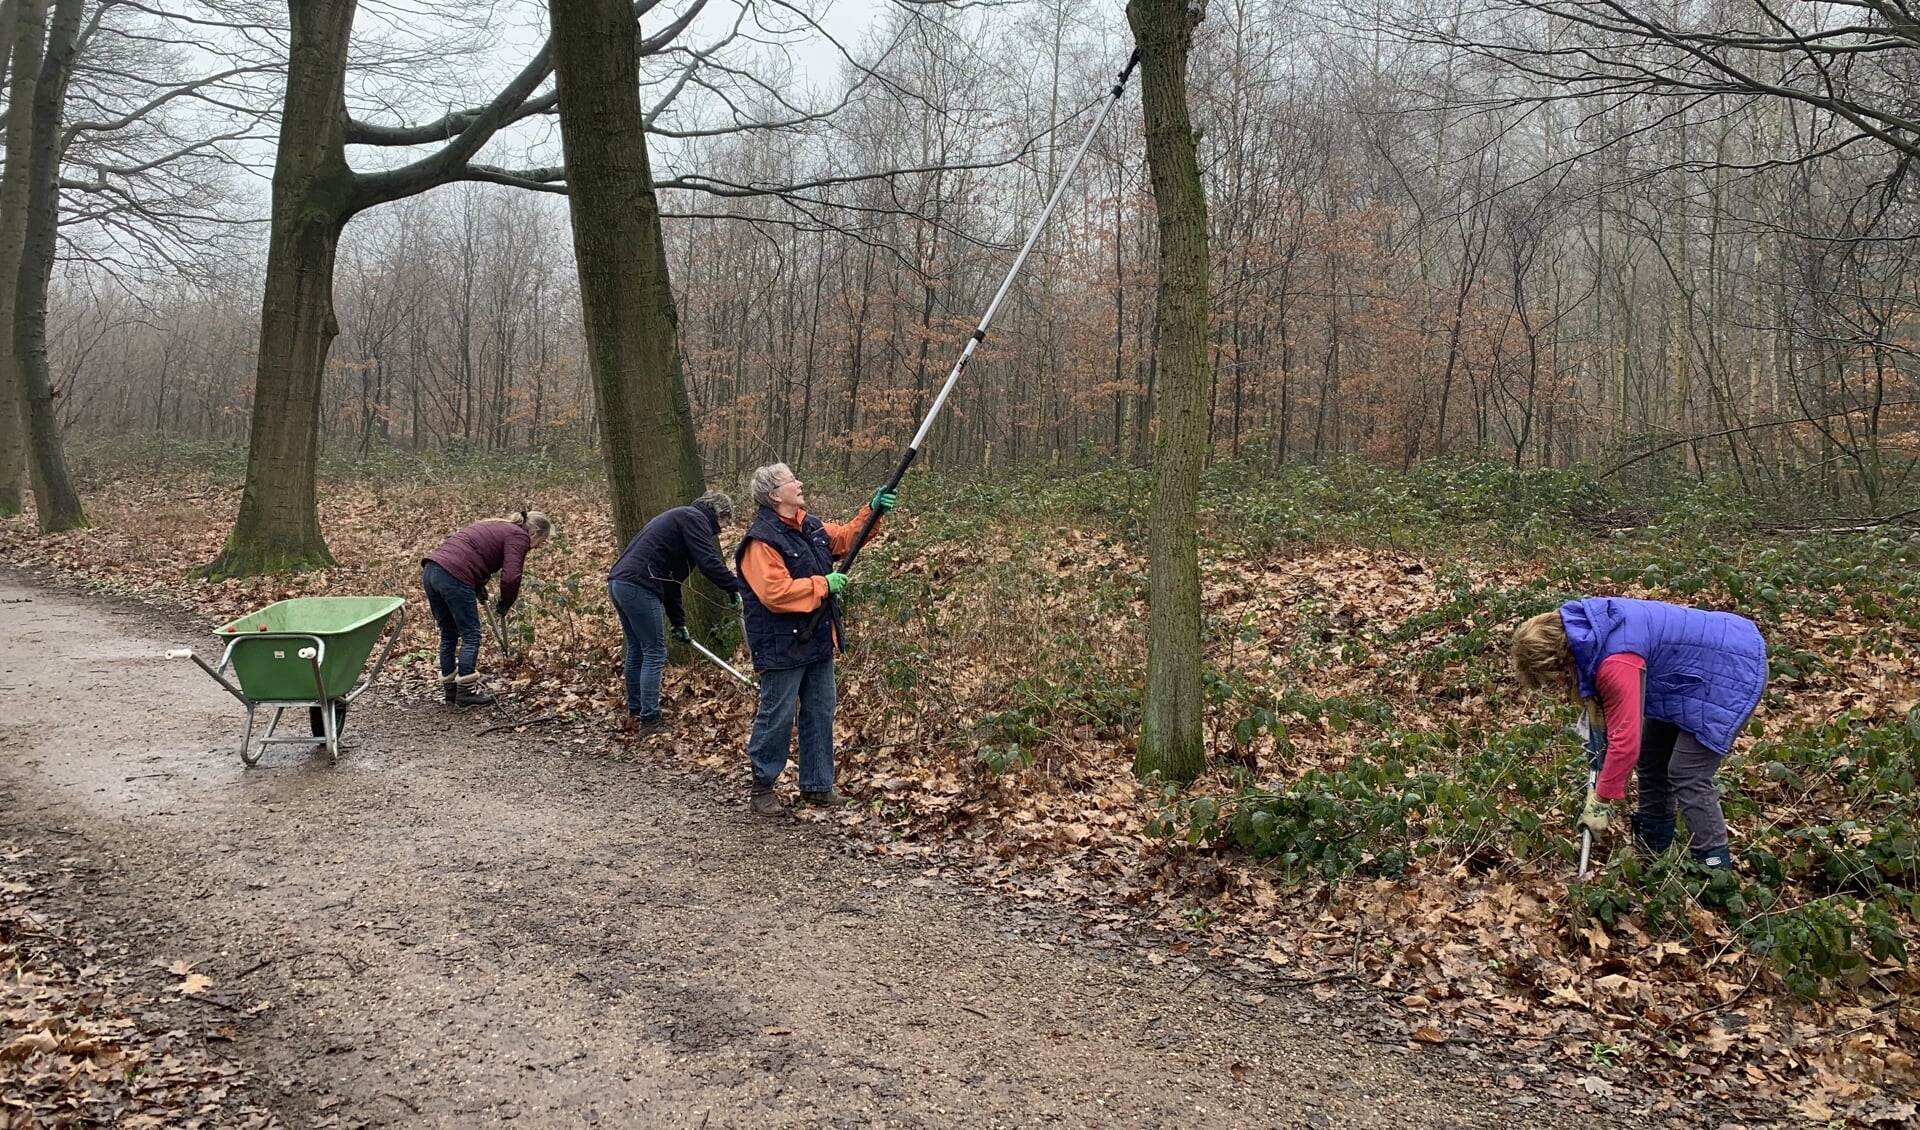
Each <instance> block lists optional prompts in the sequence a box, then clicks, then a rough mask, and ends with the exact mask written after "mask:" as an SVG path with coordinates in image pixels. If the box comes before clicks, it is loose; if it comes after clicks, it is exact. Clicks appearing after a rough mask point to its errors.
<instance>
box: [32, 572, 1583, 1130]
mask: <svg viewBox="0 0 1920 1130" xmlns="http://www.w3.org/2000/svg"><path fill="white" fill-rule="evenodd" d="M0 640H4V641H5V646H4V648H3V649H0V838H11V839H14V840H16V841H18V842H22V843H27V844H32V845H40V846H41V854H42V855H43V856H44V857H46V858H49V859H53V858H56V857H57V858H58V859H59V860H60V861H61V863H62V865H63V872H64V873H65V874H67V875H68V876H69V882H68V886H67V888H66V891H65V893H64V894H63V895H62V898H63V899H64V900H65V901H66V905H65V907H64V909H65V910H66V911H67V912H68V913H71V914H74V915H75V916H77V917H79V918H81V919H83V920H85V921H87V922H89V923H90V924H91V925H92V928H93V931H94V933H95V934H96V935H99V936H107V937H115V938H119V939H121V941H122V944H124V945H126V946H127V947H128V950H127V953H126V954H125V955H124V960H125V961H127V962H130V963H132V964H133V965H136V966H141V967H150V968H153V969H156V970H158V969H163V968H166V967H173V968H183V967H184V968H190V969H191V970H192V971H193V972H195V973H199V974H202V975H204V976H206V977H208V978H210V979H211V981H212V986H211V988H209V989H208V990H207V991H206V992H205V993H204V994H202V995H201V997H200V998H199V999H195V998H188V997H181V998H171V999H163V1000H160V1001H157V1002H156V1003H155V1005H154V1011H155V1013H156V1015H154V1016H152V1017H149V1018H148V1020H150V1021H151V1022H152V1023H155V1024H161V1025H167V1024H175V1025H180V1026H182V1027H184V1028H185V1029H187V1030H189V1031H190V1032H197V1033H214V1034H216V1038H219V1039H220V1040H221V1041H222V1045H221V1046H222V1047H223V1048H224V1050H225V1054H226V1055H227V1056H229V1057H230V1058H232V1059H233V1060H235V1061H237V1062H239V1063H241V1064H244V1065H245V1066H247V1067H249V1068H251V1069H253V1070H254V1071H256V1072H257V1073H258V1074H259V1077H260V1078H261V1079H263V1080H269V1081H271V1082H270V1083H269V1084H267V1085H266V1086H265V1088H264V1090H263V1092H262V1093H261V1096H260V1097H262V1098H263V1099H264V1100H265V1101H266V1102H267V1103H268V1105H270V1106H271V1107H272V1108H273V1109H274V1110H275V1111H276V1112H277V1113H278V1114H279V1115H280V1117H281V1118H283V1119H284V1120H285V1121H286V1122H287V1123H288V1124H289V1125H292V1126H320V1125H339V1126H355V1125H368V1126H448V1127H452V1126H477V1125H496V1124H510V1125H517V1126H539V1127H569V1126H646V1127H729V1126H809V1127H812V1126H831V1127H839V1126H849V1127H851V1126H924V1127H954V1126H964V1127H998V1126H1005V1127H1015V1126H1034V1125H1061V1126H1072V1127H1095V1126H1113V1127H1158V1126H1167V1127H1173V1126H1208V1127H1239V1126H1246V1127H1290V1126H1302V1127H1384V1126H1420V1127H1495V1126H1511V1125H1516V1124H1523V1123H1524V1124H1530V1125H1534V1126H1553V1125H1567V1126H1574V1125H1584V1124H1586V1123H1587V1122H1589V1121H1591V1120H1592V1118H1593V1116H1592V1115H1591V1114H1585V1113H1581V1114H1576V1113H1575V1112H1574V1111H1573V1110H1572V1109H1571V1108H1566V1109H1563V1108H1562V1107H1561V1105H1560V1102H1559V1100H1558V1099H1557V1098H1556V1097H1555V1096H1554V1095H1552V1094H1551V1093H1548V1092H1546V1091H1545V1090H1544V1089H1542V1088H1540V1087H1534V1086H1526V1087H1523V1088H1518V1089H1516V1088H1515V1087H1514V1086H1513V1083H1515V1082H1524V1079H1514V1078H1512V1077H1511V1076H1512V1073H1513V1072H1515V1071H1517V1070H1522V1068H1521V1067H1518V1066H1514V1065H1505V1064H1501V1063H1498V1062H1496V1061H1495V1060H1496V1059H1497V1057H1498V1056H1499V1054H1500V1053H1499V1052H1498V1050H1497V1049H1460V1048H1424V1047H1398V1046H1383V1045H1381V1044H1377V1043H1373V1042H1370V1041H1368V1040H1366V1039H1364V1038H1362V1037H1361V1036H1360V1035H1358V1028H1357V1026H1356V1023H1355V1017H1354V1016H1352V1015H1351V1014H1349V1013H1343V1012H1342V1011H1341V1010H1340V1008H1339V1007H1337V1006H1332V1005H1323V1004H1321V1003H1320V1002H1317V1001H1316V1000H1315V999H1314V998H1313V997H1312V996H1311V994H1308V993H1305V992H1302V991H1298V990H1287V989H1283V988H1275V989H1273V991H1271V992H1249V991H1248V988H1247V986H1245V985H1243V984H1235V983H1233V982H1230V981H1228V980H1226V979H1224V978H1221V977H1216V976H1211V975H1209V974H1208V972H1207V970H1206V968H1205V966H1204V963H1202V964H1200V965H1195V964H1193V963H1190V962H1185V961H1182V962H1174V963H1169V964H1166V965H1158V966H1156V965H1153V964H1151V963H1149V962H1146V961H1143V960H1140V959H1139V956H1138V953H1137V951H1136V950H1135V949H1134V948H1133V947H1130V946H1111V947H1107V948H1105V949H1101V948H1098V947H1095V946H1091V945H1088V944H1084V942H1083V940H1082V939H1081V936H1080V935H1079V934H1078V933H1077V932H1076V931H1075V929H1074V927H1073V925H1072V924H1071V923H1064V922H1063V923H1060V924H1059V926H1058V928H1059V933H1058V934H1055V933H1054V928H1053V927H1052V926H1044V927H1043V928H1042V929H1038V930H1036V929H1035V928H1034V923H1035V921H1036V919H1035V916H1034V913H1032V912H1031V911H1028V910H1022V911H1019V912H1015V911H1012V910H1009V909H1007V908H1005V907H998V906H994V905H990V903H989V902H988V900H986V899H984V898H982V897H981V896H980V895H979V894H978V893H975V892H970V891H967V890H965V889H960V888H957V887H954V886H951V885H949V884H947V883H945V882H944V881H942V880H939V879H935V878H929V877H927V876H925V875H923V874H922V872H921V870H920V869H919V868H916V867H914V866H912V865H911V864H909V863H902V862H897V861H889V860H887V859H883V858H875V857H873V856H871V855H867V854H863V853H856V852H855V850H854V849H853V848H852V847H851V846H850V845H848V844H847V843H845V842H844V841H842V840H841V839H840V838H839V837H838V836H837V835H836V834H835V833H834V831H833V830H832V828H831V826H830V825H826V824H815V823H801V822H791V821H788V822H774V821H767V820H764V819H755V818H752V817H750V816H748V815H747V813H746V811H745V804H744V796H743V795H739V793H738V792H737V791H736V790H734V789H731V788H729V787H727V786H725V785H723V784H720V783H707V782H701V781H697V780H688V779H686V778H684V777H681V776H677V775H674V774H670V773H666V772H663V771H662V770H660V769H658V768H655V767H650V766H648V765H646V764H644V763H636V762H633V761H618V760H614V759H613V758H612V757H610V756H609V750H608V749H605V748H601V747H600V745H599V739H597V738H577V739H576V738H575V737H574V736H573V735H571V734H565V733H557V732H556V733H546V734H542V733H539V732H537V731H536V732H529V733H527V734H515V733H512V732H511V731H503V732H497V733H492V734H481V733H480V731H482V730H484V729H486V728H487V727H488V726H489V725H490V724H491V723H492V722H494V721H497V718H494V717H491V716H489V715H488V714H487V713H486V712H469V713H455V712H453V711H451V710H450V709H448V708H445V707H442V706H440V705H439V704H437V703H426V702H420V701H404V700H401V699H400V698H398V697H396V696H395V694H394V692H392V690H391V688H382V687H380V686H376V687H375V688H374V690H373V691H371V692H369V694H368V695H367V696H366V697H365V698H363V699H362V700H361V701H360V702H359V703H358V704H356V705H355V707H354V709H353V712H352V715H351V718H350V721H349V724H348V727H347V731H346V733H347V739H348V744H347V748H346V750H345V751H344V752H343V753H342V756H341V758H340V760H339V762H338V764H329V763H328V759H327V757H326V754H325V752H324V751H323V750H321V749H319V748H317V747H315V748H308V747H292V746H288V747H279V748H276V749H272V750H269V751H268V752H267V754H266V757H265V759H264V760H263V762H262V763H261V765H260V766H259V767H258V768H254V769H246V768H244V767H243V766H242V765H241V763H240V759H239V757H238V756H237V750H238V745H239V735H240V732H241V721H242V713H243V712H242V710H241V708H240V707H239V705H238V704H237V703H236V702H235V701H234V700H233V699H232V698H230V697H228V696H227V695H226V693H225V692H224V691H222V690H221V689H220V688H219V687H218V686H216V685H215V684H214V683H213V681H212V680H210V679H208V678H207V677H206V676H205V675H204V674H203V673H202V672H200V671H199V670H198V669H197V668H196V667H194V666H193V665H192V664H190V663H187V662H185V661H182V660H173V661H169V660H167V659H165V658H163V653H164V651H165V650H166V649H167V648H169V647H179V646H183V645H194V646H199V647H204V646H206V645H207V644H208V643H209V642H210V640H211V637H210V636H209V635H208V625H206V624H203V623H200V622H199V621H198V620H197V619H195V618H192V617H189V616H187V615H184V614H180V613H176V612H171V611H168V610H166V609H159V608H153V607H148V606H142V605H137V604H132V603H128V602H122V601H116V600H111V599H105V598H97V597H92V596H84V595H78V594H75V593H73V592H71V591H66V590H62V589H60V588H58V587H54V586H50V585H47V584H44V583H41V582H38V581H35V580H33V579H31V578H28V577H26V576H24V575H22V574H19V573H10V572H4V571H0ZM301 723H302V724H304V719H302V720H301ZM181 963H185V964H184V966H182V965H181ZM169 1012H171V1013H173V1014H174V1015H171V1016H170V1015H167V1013H169ZM145 1022H147V1021H144V1020H143V1023H145ZM1502 1080H1504V1082H1496V1081H1502Z"/></svg>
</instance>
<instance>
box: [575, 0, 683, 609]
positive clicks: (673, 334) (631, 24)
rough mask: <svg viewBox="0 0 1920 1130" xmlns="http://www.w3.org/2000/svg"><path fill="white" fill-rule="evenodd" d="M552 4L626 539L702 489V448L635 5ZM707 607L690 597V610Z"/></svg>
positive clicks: (587, 285)
mask: <svg viewBox="0 0 1920 1130" xmlns="http://www.w3.org/2000/svg"><path fill="white" fill-rule="evenodd" d="M549 11H550V14H551V16H552V20H553V40H552V42H553V63H554V81H555V82H556V84H557V85H558V87H559V92H560V141H561V144H562V146H563V147H564V149H565V151H566V170H567V186H568V189H569V191H570V194H571V197H572V207H571V212H572V217H573V249H574V260H575V262H576V263H578V265H579V271H580V304H581V307H582V310H583V313H584V314H585V321H586V335H587V357H588V360H589V362H590V364H591V366H592V370H593V388H594V399H595V402H596V404H597V406H598V409H599V416H600V421H601V426H602V428H603V429H604V435H603V436H602V437H601V441H600V451H601V454H602V456H603V458H604V459H605V460H606V465H607V482H608V486H609V488H610V490H611V493H612V498H613V525H614V530H615V531H616V532H617V533H618V535H619V538H620V541H621V543H622V544H624V543H625V542H626V541H627V540H628V539H629V538H631V537H633V535H634V534H636V533H638V532H639V531H640V527H642V526H644V525H645V524H646V523H647V520H648V519H650V518H652V517H653V516H654V515H655V514H658V513H660V512H661V511H662V510H665V509H667V508H669V507H672V506H678V505H682V504H684V503H686V502H688V501H690V500H691V499H692V498H693V497H694V496H695V495H697V494H699V493H700V489H701V482H702V476H701V468H700V453H699V451H698V449H697V448H696V447H695V446H694V440H693V410H692V408H691V406H690V404H689V402H688V399H687V386H686V379H685V375H684V372H683V369H682V364H681V357H680V330H679V317H678V315H677V313H676V312H675V310H674V305H673V291H672V289H671V288H670V287H669V286H668V278H667V253H666V243H665V240H664V239H662V237H661V231H660V206H659V202H658V200H657V199H656V198H655V196H654V191H653V170H652V167H651V165H650V164H649V162H648V158H647V136H646V124H645V118H644V115H643V114H642V113H641V110H640V88H639V84H638V79H637V73H638V72H637V65H638V58H637V56H638V49H639V36H640V29H639V25H638V23H637V22H636V21H635V19H634V15H633V7H632V5H631V3H630V2H629V0H554V2H553V3H551V4H550V5H549ZM700 583H701V584H704V583H705V582H700ZM709 595H711V594H710V593H709ZM705 604H706V602H704V601H694V602H692V606H691V607H690V612H697V611H698V610H699V609H700V608H701V606H703V605H705ZM706 619H707V618H706V617H700V618H699V619H698V620H697V621H696V622H697V623H699V624H700V626H703V627H704V626H705V621H706Z"/></svg>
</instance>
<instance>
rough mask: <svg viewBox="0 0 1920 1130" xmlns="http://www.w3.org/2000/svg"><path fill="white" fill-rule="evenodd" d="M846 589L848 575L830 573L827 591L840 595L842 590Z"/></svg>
mask: <svg viewBox="0 0 1920 1130" xmlns="http://www.w3.org/2000/svg"><path fill="white" fill-rule="evenodd" d="M846 587H847V575H846V574H845V573H828V574H827V591H828V592H830V593H838V592H839V591H840V590H841V589H843V588H846Z"/></svg>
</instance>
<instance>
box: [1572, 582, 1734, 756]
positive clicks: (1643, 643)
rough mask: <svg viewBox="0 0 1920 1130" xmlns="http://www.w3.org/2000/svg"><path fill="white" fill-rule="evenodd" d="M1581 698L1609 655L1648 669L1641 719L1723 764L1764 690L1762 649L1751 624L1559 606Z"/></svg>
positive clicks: (1608, 603) (1668, 608) (1639, 603)
mask: <svg viewBox="0 0 1920 1130" xmlns="http://www.w3.org/2000/svg"><path fill="white" fill-rule="evenodd" d="M1560 622H1561V623H1562V624H1563V625H1565V626H1566V629H1567V644H1568V646H1569V647H1571V648H1572V649H1573V662H1574V667H1575V668H1576V670H1578V672H1579V675H1580V695H1581V697H1583V698H1590V697H1592V696H1593V693H1594V689H1593V676H1594V672H1596V671H1598V670H1599V669H1600V661H1601V660H1603V659H1605V658H1606V657H1607V656H1609V655H1620V654H1623V653H1630V654H1633V655H1638V656H1639V657H1640V658H1641V659H1644V660H1645V661H1646V664H1647V684H1646V685H1647V695H1646V704H1645V714H1646V717H1648V718H1653V719H1657V720H1659V721H1661V722H1671V723H1673V724H1674V725H1676V726H1678V727H1680V728H1681V729H1683V730H1685V731H1687V732H1688V733H1690V734H1692V735H1693V736H1694V737H1695V738H1698V739H1699V741H1700V744H1701V745H1703V746H1706V747H1707V748H1708V749H1710V750H1712V751H1713V752H1715V753H1717V754H1719V755H1720V756H1722V757H1725V756H1726V755H1727V751H1728V750H1730V749H1732V748H1733V740H1734V739H1735V738H1736V737H1738V736H1739V734H1740V730H1741V728H1742V727H1743V726H1745V725H1746V724H1747V718H1748V717H1749V716H1750V715H1752V713H1753V708H1754V707H1755V706H1758V705H1759V704H1760V692H1761V691H1762V690H1764V689H1766V685H1767V644H1766V641H1765V640H1762V639H1761V638H1760V629H1759V628H1757V627H1755V626H1754V623H1753V621H1751V620H1749V619H1747V618H1746V617H1744V616H1735V615H1733V614H1732V613H1731V612H1702V611H1700V610H1699V609H1697V608H1686V607H1682V606H1681V605H1678V604H1666V603H1663V602H1661V601H1657V600H1627V599H1625V598H1623V597H1614V596H1597V597H1589V598H1588V599H1586V600H1570V601H1568V602H1567V603H1565V604H1563V605H1561V606H1560Z"/></svg>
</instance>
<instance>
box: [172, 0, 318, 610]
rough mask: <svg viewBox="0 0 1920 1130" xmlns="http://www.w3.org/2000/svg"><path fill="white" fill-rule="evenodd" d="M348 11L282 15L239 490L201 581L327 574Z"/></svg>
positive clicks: (294, 5) (302, 5)
mask: <svg viewBox="0 0 1920 1130" xmlns="http://www.w3.org/2000/svg"><path fill="white" fill-rule="evenodd" d="M354 6H355V0H329V2H326V3H319V2H313V0H290V2H289V4H288V8H289V10H290V13H291V15H292V19H293V22H292V44H291V50H290V52H289V55H288V63H287V100H286V105H285V107H284V108H283V110H282V113H281V118H280V147H279V153H278V156H277V158H276V159H275V161H274V166H273V219H272V225H273V226H272V232H271V234H270V236H269V242H268V244H267V283H266V297H265V299H264V301H263V302H262V303H261V308H260V354H259V361H258V364H257V367H256V369H255V380H254V397H253V426H252V428H251V429H250V439H249V443H248V445H247V480H246V487H245V490H244V491H243V492H242V494H241V496H240V514H239V517H238V518H237V519H236V520H235V522H234V527H233V532H232V533H231V534H229V535H228V537H227V544H226V548H224V549H223V550H222V551H221V553H220V556H219V557H217V558H215V559H214V560H213V561H212V562H210V563H209V564H207V565H205V566H203V567H202V569H201V572H202V573H203V574H205V575H207V576H209V577H216V578H217V577H232V576H252V575H256V574H260V573H274V572H280V571H282V570H288V569H307V568H317V567H320V566H325V565H331V564H333V555H332V554H330V553H328V552H327V543H326V541H325V540H324V539H323V538H322V537H321V536H320V518H319V511H318V509H317V505H316V492H315V489H314V463H315V459H316V458H317V456H318V455H319V448H320V384H321V378H322V375H323V374H324V373H325V370H326V363H327V350H328V348H329V347H330V346H332V344H333V339H334V335H335V334H337V333H338V332H339V324H338V323H337V322H336V321H335V319H334V313H333V263H334V254H335V251H336V249H337V248H338V246H339V242H340V229H341V228H342V227H343V226H344V225H345V224H346V222H347V219H348V217H349V216H350V215H351V214H352V208H353V205H354V194H353V187H354V185H353V173H352V171H351V170H349V169H348V167H347V159H346V125H347V111H346V102H345V94H344V92H345V88H346V75H347V40H348V37H349V35H350V34H351V32H352V30H353V14H354Z"/></svg>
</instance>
